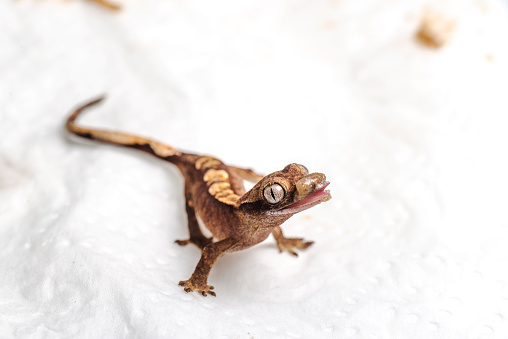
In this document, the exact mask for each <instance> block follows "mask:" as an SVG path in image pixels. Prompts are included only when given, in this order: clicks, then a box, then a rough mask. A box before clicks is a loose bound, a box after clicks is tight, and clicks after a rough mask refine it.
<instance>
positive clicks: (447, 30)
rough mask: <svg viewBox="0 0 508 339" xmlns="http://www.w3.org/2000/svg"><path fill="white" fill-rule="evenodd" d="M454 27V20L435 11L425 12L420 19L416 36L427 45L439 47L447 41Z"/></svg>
mask: <svg viewBox="0 0 508 339" xmlns="http://www.w3.org/2000/svg"><path fill="white" fill-rule="evenodd" d="M454 28H455V22H454V21H452V20H450V19H446V18H444V17H443V16H441V15H439V14H437V13H433V12H426V13H425V14H424V15H423V17H422V19H421V22H420V29H419V30H418V33H417V34H416V38H417V39H418V41H419V42H420V43H421V44H423V45H425V46H427V47H432V48H439V47H442V46H443V45H445V44H446V43H447V42H448V40H449V38H450V35H451V33H452V31H453V29H454Z"/></svg>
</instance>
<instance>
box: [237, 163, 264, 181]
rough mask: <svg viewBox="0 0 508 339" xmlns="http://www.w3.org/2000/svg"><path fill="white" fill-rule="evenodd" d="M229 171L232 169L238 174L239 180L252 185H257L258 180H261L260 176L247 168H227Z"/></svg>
mask: <svg viewBox="0 0 508 339" xmlns="http://www.w3.org/2000/svg"><path fill="white" fill-rule="evenodd" d="M229 169H232V170H233V171H234V172H235V173H236V174H238V176H239V177H240V178H242V179H244V180H247V181H250V182H252V183H254V184H255V183H257V182H258V181H259V180H261V179H263V176H262V175H260V174H258V173H256V172H254V171H253V170H251V169H248V168H240V167H234V166H229Z"/></svg>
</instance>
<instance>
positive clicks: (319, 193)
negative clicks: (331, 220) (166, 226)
mask: <svg viewBox="0 0 508 339" xmlns="http://www.w3.org/2000/svg"><path fill="white" fill-rule="evenodd" d="M102 99H103V98H99V99H97V100H94V101H91V102H89V103H87V104H85V105H83V106H81V107H79V108H78V109H77V110H76V111H74V113H72V114H71V115H70V116H69V118H68V119H67V123H66V128H67V130H68V131H69V132H71V133H73V134H75V135H78V136H81V137H83V138H87V139H94V140H100V141H103V142H107V143H110V144H115V145H121V146H125V147H131V148H135V149H138V150H140V151H143V152H147V153H150V154H152V155H154V156H156V157H158V158H160V159H163V160H166V161H169V162H171V163H172V164H174V165H176V166H177V167H178V169H179V170H180V172H181V173H182V175H183V177H184V178H185V200H186V205H185V208H186V211H187V218H188V226H189V239H185V240H176V243H177V244H178V245H180V246H185V245H187V244H194V245H196V246H197V247H199V248H200V249H201V250H202V254H201V259H200V260H199V262H198V264H197V266H196V269H195V270H194V273H193V274H192V276H191V277H190V279H189V280H185V281H180V286H183V288H184V290H185V291H186V292H192V291H197V292H199V293H200V294H202V295H203V296H205V297H206V296H207V295H208V294H210V295H213V296H215V292H214V291H212V290H213V286H209V285H208V283H207V280H208V274H209V273H210V270H211V269H212V266H213V264H214V263H215V262H216V261H217V259H218V258H219V257H220V256H222V255H223V254H225V253H229V252H235V251H240V250H243V249H246V248H249V247H251V246H254V245H256V244H258V243H260V242H262V241H263V240H265V239H266V238H267V237H268V235H270V233H272V234H273V236H274V238H275V240H276V242H277V247H278V248H279V251H280V252H282V251H287V252H288V253H290V254H292V255H294V256H297V255H298V254H297V252H296V250H304V249H306V248H307V247H309V246H310V245H312V242H305V241H303V239H301V238H286V237H284V235H283V234H282V230H281V228H280V225H281V224H282V223H283V222H284V221H286V220H287V219H289V218H290V217H291V216H292V215H294V214H296V213H298V212H301V211H303V210H305V209H307V208H310V207H312V206H315V205H317V204H319V203H321V202H324V201H327V200H329V199H330V198H331V196H330V193H329V192H328V191H326V190H325V188H326V186H327V185H328V182H327V181H326V179H325V176H324V174H321V173H312V174H309V172H308V170H307V168H305V166H302V165H298V164H289V165H287V166H286V167H285V168H284V169H283V170H281V171H277V172H274V173H272V174H269V175H267V176H265V177H263V176H261V175H258V174H256V173H255V172H253V171H252V170H250V169H243V168H238V167H233V166H227V165H225V164H224V163H223V162H222V161H220V160H218V159H216V158H213V157H210V156H200V155H196V154H190V153H184V152H181V151H178V150H176V149H174V148H173V147H170V146H166V145H164V144H161V143H160V142H157V141H154V140H150V139H146V138H144V137H139V136H135V135H132V134H126V133H119V132H112V131H105V130H98V129H92V128H88V127H83V126H81V125H77V124H76V123H75V120H76V118H77V117H78V116H79V114H80V113H81V112H82V111H83V110H85V109H86V108H88V107H90V106H93V105H95V104H98V103H99V102H100V101H102ZM243 180H248V181H252V182H254V183H255V185H254V187H253V188H252V189H251V190H249V191H248V192H246V191H245V188H244V186H243ZM196 215H199V216H200V218H201V220H202V221H203V223H204V225H205V226H206V228H208V230H210V232H211V233H212V235H213V238H207V237H205V236H204V235H203V233H202V232H201V229H200V228H199V224H198V221H197V217H196Z"/></svg>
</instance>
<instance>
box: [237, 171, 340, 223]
mask: <svg viewBox="0 0 508 339" xmlns="http://www.w3.org/2000/svg"><path fill="white" fill-rule="evenodd" d="M328 184H329V182H328V181H326V177H325V175H324V174H322V173H311V174H309V171H308V170H307V168H306V167H305V166H303V165H299V164H289V165H287V166H286V167H285V168H284V169H283V170H282V171H277V172H274V173H272V174H269V175H267V176H265V177H264V178H263V179H261V180H260V181H259V182H258V183H257V184H256V185H254V187H252V189H251V190H250V191H248V192H246V193H245V194H244V195H243V196H242V197H241V198H240V200H239V201H238V204H239V208H240V209H242V210H244V211H246V212H249V211H257V212H261V213H265V214H267V215H269V216H273V217H276V216H281V217H284V218H288V217H290V216H292V215H293V214H295V213H298V212H301V211H303V210H306V209H308V208H311V207H313V206H316V205H317V204H320V203H322V202H325V201H328V200H330V199H331V195H330V192H329V191H327V190H325V188H326V187H327V186H328Z"/></svg>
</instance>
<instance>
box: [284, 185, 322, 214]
mask: <svg viewBox="0 0 508 339" xmlns="http://www.w3.org/2000/svg"><path fill="white" fill-rule="evenodd" d="M329 184H330V183H329V182H328V181H325V182H323V183H322V184H320V185H319V186H320V188H319V189H317V190H316V191H314V192H313V193H311V194H309V195H307V196H306V197H305V198H303V199H301V200H298V201H297V202H294V203H292V204H291V205H289V206H287V207H285V208H283V209H281V210H278V211H275V213H277V214H294V213H298V212H301V211H304V210H306V209H308V208H311V207H313V206H316V205H317V204H320V203H322V202H325V201H328V200H330V199H331V198H332V196H331V195H330V191H329V190H325V188H326V187H327V186H328V185H329Z"/></svg>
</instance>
